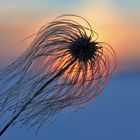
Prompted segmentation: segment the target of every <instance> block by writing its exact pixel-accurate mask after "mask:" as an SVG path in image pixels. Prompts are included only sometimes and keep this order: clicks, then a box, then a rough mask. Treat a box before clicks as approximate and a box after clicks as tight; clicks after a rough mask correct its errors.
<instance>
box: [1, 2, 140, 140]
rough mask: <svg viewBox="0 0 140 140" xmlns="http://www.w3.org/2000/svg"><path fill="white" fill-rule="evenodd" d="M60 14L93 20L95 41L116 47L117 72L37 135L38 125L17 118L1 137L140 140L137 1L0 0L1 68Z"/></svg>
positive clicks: (139, 4)
mask: <svg viewBox="0 0 140 140" xmlns="http://www.w3.org/2000/svg"><path fill="white" fill-rule="evenodd" d="M63 14H77V15H80V16H82V17H84V18H85V19H87V20H88V21H89V22H90V23H91V25H92V27H93V29H94V30H95V31H96V32H97V33H98V34H99V41H104V42H106V43H108V44H110V45H111V46H112V47H113V48H114V50H115V52H116V55H117V59H118V66H117V71H116V73H115V74H114V75H113V76H111V77H110V80H109V81H108V83H107V85H106V86H105V88H104V90H103V91H102V92H101V94H100V95H99V96H98V97H96V99H94V100H93V101H92V102H91V103H90V104H88V105H87V106H86V107H84V108H82V109H80V110H79V111H77V110H76V113H75V112H71V111H66V112H62V113H60V115H58V117H56V118H53V119H52V120H51V119H50V120H49V121H48V122H47V123H45V124H44V127H42V128H41V129H40V131H39V133H38V134H37V135H35V134H34V133H35V130H36V128H33V129H31V130H30V131H26V130H27V128H26V127H24V126H23V127H22V128H20V127H21V126H22V125H21V123H20V122H18V123H17V124H16V125H14V127H10V128H9V129H8V130H7V131H6V132H5V134H4V135H3V137H2V138H3V139H2V140H11V139H13V140H32V139H33V140H40V139H41V140H94V139H95V140H140V111H139V110H140V109H139V107H140V84H139V83H140V0H0V70H1V69H2V68H4V67H5V66H7V65H8V64H10V63H11V62H12V61H14V60H15V59H16V57H17V56H19V55H21V54H22V53H23V52H24V51H25V50H26V49H27V48H28V47H29V45H30V43H31V42H32V40H33V39H34V37H35V36H33V37H31V38H29V39H27V40H25V41H23V40H24V39H25V38H27V37H28V36H30V35H33V34H35V33H37V32H38V30H39V29H40V28H41V27H42V26H43V25H44V24H46V23H47V22H49V21H52V20H53V19H54V18H55V17H57V16H59V15H63ZM0 78H1V77H0ZM2 87H3V85H2ZM4 88H5V87H4ZM19 93H20V92H19ZM0 95H1V92H0ZM0 97H1V96H0ZM0 99H1V98H0ZM0 101H1V100H0ZM0 103H1V102H0ZM58 114H59V113H58ZM6 115H7V114H6ZM1 119H2V123H1ZM4 121H5V116H4ZM4 123H5V122H4ZM1 124H3V118H2V117H1V116H0V127H1ZM19 128H20V129H19Z"/></svg>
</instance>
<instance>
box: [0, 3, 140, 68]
mask: <svg viewBox="0 0 140 140" xmlns="http://www.w3.org/2000/svg"><path fill="white" fill-rule="evenodd" d="M139 7H140V1H139V0H94V1H93V0H70V1H66V0H30V1H29V0H1V1H0V64H1V67H2V66H5V65H7V64H8V62H9V61H10V60H13V59H14V58H16V57H17V56H18V55H20V54H21V53H22V52H24V50H25V49H26V48H27V47H28V46H29V43H30V42H31V40H32V39H33V38H31V39H29V40H26V41H25V42H21V41H22V40H23V39H24V38H26V37H27V36H29V35H32V34H34V33H36V32H37V31H38V30H39V29H40V27H41V26H43V25H44V24H45V23H47V22H48V21H51V20H53V19H54V18H55V17H56V16H59V15H62V14H78V15H81V16H83V17H85V18H86V19H87V20H89V22H90V23H91V25H92V26H93V29H94V30H95V31H96V32H97V33H98V34H99V36H100V37H99V40H100V41H105V42H107V43H109V44H110V45H111V46H112V47H113V48H114V49H115V51H116V54H117V56H118V70H135V69H140V64H139V61H140V14H138V13H140V8H139Z"/></svg>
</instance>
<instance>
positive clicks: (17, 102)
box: [0, 15, 116, 135]
mask: <svg viewBox="0 0 140 140" xmlns="http://www.w3.org/2000/svg"><path fill="white" fill-rule="evenodd" d="M71 18H77V19H80V20H82V21H84V22H85V23H86V24H87V26H86V27H85V26H82V25H81V24H80V23H78V22H76V21H75V20H72V19H71ZM97 39H98V34H97V33H96V32H95V31H94V30H93V29H92V27H91V26H90V24H89V22H88V21H87V20H85V19H84V18H82V17H80V16H77V15H63V16H59V17H57V18H56V19H55V20H54V21H52V22H50V23H48V24H46V25H45V26H43V27H42V28H41V30H40V31H39V32H38V33H37V36H36V38H35V39H34V41H33V42H32V44H31V46H30V48H29V49H28V50H27V51H26V52H25V53H24V54H23V55H22V56H20V57H19V58H18V59H17V60H16V61H15V62H13V63H12V64H11V65H10V66H8V67H6V68H5V69H4V70H3V71H1V73H0V91H1V93H0V113H1V114H0V115H1V116H2V115H3V114H4V113H6V112H7V111H11V112H12V113H14V117H13V118H12V119H11V120H10V121H9V123H8V124H7V125H6V126H5V127H4V128H3V129H2V130H1V132H0V134H1V135H2V134H3V133H4V131H5V130H6V129H7V128H8V127H9V126H10V125H11V124H12V123H13V122H14V121H16V120H18V121H21V122H22V124H23V125H25V126H26V125H28V126H29V127H33V126H34V125H38V126H39V127H41V126H42V125H43V124H44V122H45V121H46V120H47V119H48V118H50V117H52V116H53V115H55V114H56V113H58V112H60V111H63V110H64V109H65V108H69V107H74V108H75V106H81V105H83V104H86V103H88V102H89V101H91V100H92V99H93V98H94V97H95V96H97V95H98V94H99V93H100V92H101V91H102V89H103V88H104V86H105V84H106V82H107V80H108V79H109V77H110V74H111V73H112V72H113V71H114V69H115V67H116V55H115V52H114V50H113V49H112V47H111V46H109V45H108V44H106V43H104V42H98V41H97Z"/></svg>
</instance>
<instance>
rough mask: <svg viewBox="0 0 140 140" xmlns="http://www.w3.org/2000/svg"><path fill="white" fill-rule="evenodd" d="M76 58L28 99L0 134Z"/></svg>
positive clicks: (0, 132) (1, 131)
mask: <svg viewBox="0 0 140 140" xmlns="http://www.w3.org/2000/svg"><path fill="white" fill-rule="evenodd" d="M75 61H76V60H75V59H74V60H73V61H71V62H70V63H69V64H68V65H67V66H66V67H64V68H63V69H62V70H60V71H59V72H58V73H57V74H56V75H55V76H54V77H52V78H51V79H50V80H48V81H47V82H46V83H45V84H44V85H43V86H42V87H41V88H40V89H39V90H38V91H37V92H36V93H35V94H34V96H33V97H32V98H31V99H30V100H29V101H27V103H25V104H24V105H23V107H22V108H21V110H20V111H19V112H18V113H17V114H16V115H15V116H14V117H13V118H12V119H11V120H10V121H9V122H8V123H7V124H6V125H5V126H4V128H3V129H2V130H0V136H1V135H2V134H3V133H4V132H5V131H6V130H7V129H8V128H9V127H10V125H11V124H12V123H13V122H14V121H15V120H16V119H17V118H18V117H19V115H20V114H21V113H22V112H23V111H24V110H25V109H26V107H27V106H28V105H29V104H30V103H31V102H32V100H33V99H34V98H36V97H37V96H38V95H40V94H41V92H42V91H43V90H44V89H45V88H46V86H47V85H49V84H50V83H51V82H52V81H53V80H55V79H56V78H57V77H58V76H60V75H61V74H63V73H64V72H65V71H66V70H67V69H68V68H69V67H70V66H71V65H72V64H73V63H74V62H75Z"/></svg>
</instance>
